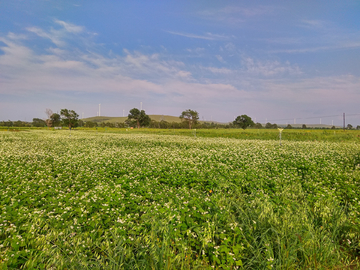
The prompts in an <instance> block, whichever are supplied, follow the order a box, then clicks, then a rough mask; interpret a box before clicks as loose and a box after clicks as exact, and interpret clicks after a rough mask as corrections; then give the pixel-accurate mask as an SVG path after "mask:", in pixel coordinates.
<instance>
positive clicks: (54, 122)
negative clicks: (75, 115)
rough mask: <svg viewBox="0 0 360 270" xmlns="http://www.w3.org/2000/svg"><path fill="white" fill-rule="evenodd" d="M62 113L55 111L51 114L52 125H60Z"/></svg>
mask: <svg viewBox="0 0 360 270" xmlns="http://www.w3.org/2000/svg"><path fill="white" fill-rule="evenodd" d="M60 120H61V118H60V114H58V113H53V114H52V115H51V116H50V121H51V126H52V127H56V126H59V125H60Z"/></svg>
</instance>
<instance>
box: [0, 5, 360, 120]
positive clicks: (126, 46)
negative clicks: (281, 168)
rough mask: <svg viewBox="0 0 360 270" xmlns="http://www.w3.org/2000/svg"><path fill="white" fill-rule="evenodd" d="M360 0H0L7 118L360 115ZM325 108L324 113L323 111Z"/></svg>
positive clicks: (2, 115)
mask: <svg viewBox="0 0 360 270" xmlns="http://www.w3.org/2000/svg"><path fill="white" fill-rule="evenodd" d="M359 101H360V1H355V0H354V1H349V0H342V1H334V0H326V1H325V0H319V1H314V0H312V1H310V0H304V1H277V0H275V1H265V0H264V1H256V0H255V1H211V0H210V1H209V0H206V1H205V0H199V1H190V0H189V1H138V0H133V1H108V0H104V1H93V0H90V1H83V0H71V1H70V0H64V1H55V0H48V1H45V0H39V1H19V0H13V1H1V2H0V121H1V120H8V119H10V120H26V121H31V120H32V118H34V117H37V118H45V117H46V114H45V109H46V108H50V109H52V110H53V111H54V112H56V111H60V109H62V108H68V109H73V110H75V111H76V112H77V113H78V114H79V115H80V116H82V115H84V117H91V116H96V115H97V113H98V105H99V104H101V115H104V116H123V112H124V111H125V115H127V113H128V112H129V110H130V109H132V108H134V107H137V108H139V107H140V102H142V108H143V109H144V110H145V111H146V113H147V114H164V115H173V116H178V115H180V114H181V112H182V111H183V110H186V109H193V110H197V111H198V112H199V114H200V120H207V121H210V120H211V119H212V120H214V121H219V122H228V121H232V120H233V119H234V116H238V115H241V114H247V115H249V116H250V117H252V118H253V120H256V121H257V122H261V123H266V122H268V121H270V122H276V123H290V124H291V123H294V122H296V123H308V124H311V123H319V122H320V121H322V124H332V123H334V124H335V125H342V113H346V114H348V115H349V116H348V117H347V122H348V123H351V124H352V125H354V126H356V125H360V108H359ZM320 118H321V120H320Z"/></svg>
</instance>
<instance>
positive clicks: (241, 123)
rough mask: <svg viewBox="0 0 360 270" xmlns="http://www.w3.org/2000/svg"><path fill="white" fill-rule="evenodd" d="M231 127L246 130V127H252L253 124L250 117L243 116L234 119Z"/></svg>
mask: <svg viewBox="0 0 360 270" xmlns="http://www.w3.org/2000/svg"><path fill="white" fill-rule="evenodd" d="M233 125H234V126H235V127H238V128H242V129H246V128H247V127H251V126H253V125H254V122H253V120H252V119H251V117H250V116H247V115H246V114H243V115H240V116H238V117H236V119H235V121H233Z"/></svg>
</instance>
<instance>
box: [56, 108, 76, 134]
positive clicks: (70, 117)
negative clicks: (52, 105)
mask: <svg viewBox="0 0 360 270" xmlns="http://www.w3.org/2000/svg"><path fill="white" fill-rule="evenodd" d="M60 116H61V119H62V121H63V123H64V125H66V126H68V127H69V129H70V130H71V128H73V127H76V126H77V124H78V121H79V115H78V114H77V113H76V112H75V111H74V110H68V109H61V111H60Z"/></svg>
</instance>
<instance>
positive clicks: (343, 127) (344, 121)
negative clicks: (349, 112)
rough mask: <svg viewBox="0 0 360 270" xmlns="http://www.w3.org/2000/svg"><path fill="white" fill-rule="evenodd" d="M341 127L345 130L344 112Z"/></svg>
mask: <svg viewBox="0 0 360 270" xmlns="http://www.w3.org/2000/svg"><path fill="white" fill-rule="evenodd" d="M343 128H344V130H345V113H343Z"/></svg>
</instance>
